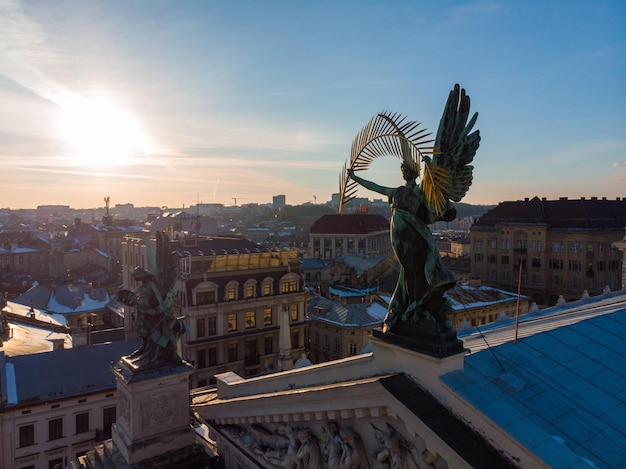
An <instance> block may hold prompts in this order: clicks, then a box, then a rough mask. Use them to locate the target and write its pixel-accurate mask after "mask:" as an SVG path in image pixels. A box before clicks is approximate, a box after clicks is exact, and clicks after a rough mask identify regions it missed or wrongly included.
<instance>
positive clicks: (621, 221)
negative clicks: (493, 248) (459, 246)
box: [472, 197, 626, 231]
mask: <svg viewBox="0 0 626 469" xmlns="http://www.w3.org/2000/svg"><path fill="white" fill-rule="evenodd" d="M501 223H521V224H538V225H549V226H550V227H553V228H564V229H568V228H570V229H571V228H579V229H580V228H583V229H591V230H596V229H598V230H600V229H602V230H613V229H615V230H622V231H623V230H624V227H625V226H626V198H623V199H617V200H606V199H598V198H591V199H567V198H561V199H558V200H545V199H539V198H538V197H534V198H532V199H530V200H529V199H525V200H518V201H515V202H511V201H509V202H501V203H500V204H498V206H497V207H495V208H492V209H491V210H489V211H488V212H487V213H485V214H484V215H483V216H482V217H480V218H479V219H478V221H477V222H476V223H475V224H474V225H473V226H472V228H474V227H476V228H487V227H495V226H496V225H498V224H501Z"/></svg>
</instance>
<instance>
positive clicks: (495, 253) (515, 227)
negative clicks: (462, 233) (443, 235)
mask: <svg viewBox="0 0 626 469" xmlns="http://www.w3.org/2000/svg"><path fill="white" fill-rule="evenodd" d="M625 225H626V199H621V200H620V199H617V200H606V199H598V198H591V199H580V200H571V199H567V198H561V199H559V200H546V199H539V198H537V197H535V198H533V199H531V200H529V199H525V200H523V201H517V202H503V203H501V204H499V205H498V206H497V207H496V208H494V209H492V210H490V211H489V212H487V213H486V214H485V215H483V217H482V218H480V219H479V220H478V221H477V222H476V223H475V224H474V225H473V226H472V227H471V228H470V240H471V251H472V254H471V275H472V276H473V277H477V278H480V279H481V280H482V283H483V284H487V285H492V286H495V287H497V288H501V289H503V290H508V291H517V288H518V284H519V285H520V286H521V291H522V293H523V294H525V295H527V296H530V297H531V298H532V300H533V301H534V302H536V303H537V304H540V305H545V304H555V303H556V301H557V299H558V298H559V296H561V295H562V296H563V298H564V299H565V300H566V301H569V300H573V299H579V298H580V297H581V296H582V295H583V293H584V292H585V291H587V293H588V294H589V295H592V296H593V295H597V294H600V293H601V292H602V291H604V289H605V288H606V287H607V286H608V287H609V288H610V289H611V290H616V289H619V288H621V275H622V274H621V272H622V255H621V253H620V251H619V249H618V248H617V247H616V245H615V244H614V243H615V242H616V241H619V240H621V239H622V238H623V237H624V226H625ZM520 266H521V270H520Z"/></svg>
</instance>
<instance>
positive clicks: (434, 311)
mask: <svg viewBox="0 0 626 469" xmlns="http://www.w3.org/2000/svg"><path fill="white" fill-rule="evenodd" d="M469 112H470V99H469V96H467V95H466V94H465V90H464V89H461V88H460V87H459V85H455V86H454V89H453V90H452V91H451V92H450V95H449V97H448V102H447V103H446V107H445V109H444V111H443V117H442V118H441V121H440V124H439V130H438V131H437V135H436V137H435V138H434V139H433V138H432V137H431V134H430V133H428V131H427V130H425V129H422V128H420V127H419V126H420V124H419V123H418V122H414V121H407V120H406V119H405V118H404V117H402V116H401V115H399V114H392V113H388V112H381V113H379V114H377V115H376V116H374V117H373V118H372V119H371V120H370V121H369V123H368V124H367V125H366V126H365V127H364V128H363V129H362V130H361V132H359V134H357V136H356V138H355V139H354V142H353V143H352V151H351V155H350V163H349V165H348V164H346V165H344V169H343V172H342V176H341V179H340V208H339V210H340V212H341V211H343V207H344V205H345V204H346V203H347V202H348V201H350V200H351V199H353V198H354V197H355V194H356V191H357V187H358V185H361V186H363V187H365V188H367V189H369V190H372V191H374V192H378V193H379V194H383V195H386V196H387V198H388V200H389V204H390V206H391V211H392V217H391V244H392V247H393V250H394V253H395V255H396V256H397V259H398V261H399V263H400V275H399V278H398V283H397V285H396V289H395V291H394V293H393V296H392V298H391V301H390V304H389V310H388V312H387V316H386V317H385V321H384V326H383V332H385V333H387V332H394V331H398V330H399V329H402V328H404V329H405V330H406V329H415V328H416V327H417V328H422V329H424V328H426V329H429V330H432V331H436V332H446V331H449V330H450V329H451V324H450V322H449V321H448V320H447V314H448V313H449V312H450V311H451V310H450V306H449V304H448V302H447V299H446V298H445V297H444V292H445V291H446V290H448V289H450V288H452V287H453V286H454V285H455V284H456V281H455V278H454V276H453V275H452V273H451V272H450V271H449V270H448V269H447V268H446V267H445V266H444V265H443V263H442V261H441V256H440V255H439V250H438V249H437V245H436V243H435V239H434V237H433V235H432V232H431V231H430V228H429V227H428V225H430V224H432V223H434V222H436V221H440V220H441V221H452V220H454V218H456V209H455V207H454V205H453V202H459V201H460V200H461V199H462V198H463V196H465V194H466V193H467V190H468V189H469V187H470V185H471V184H472V171H473V167H472V166H471V165H470V163H471V162H472V160H473V158H474V155H475V154H476V150H477V149H478V146H479V144H480V133H479V131H478V130H475V131H473V132H472V128H473V126H474V124H475V122H476V119H477V117H478V114H477V113H475V114H474V115H473V116H472V118H471V119H469V122H468V118H469ZM382 156H394V157H396V158H399V159H400V160H401V161H402V163H401V165H400V168H401V172H402V177H403V179H404V181H405V184H404V185H403V186H399V187H384V186H380V185H378V184H376V183H374V182H371V181H368V180H366V179H363V178H361V177H359V176H357V175H356V172H357V171H362V170H365V169H367V168H368V167H369V165H370V163H371V162H372V161H373V160H374V159H376V158H378V157H382ZM418 179H420V183H419V185H418V183H417V180H418ZM407 325H408V327H407Z"/></svg>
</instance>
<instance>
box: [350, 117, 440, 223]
mask: <svg viewBox="0 0 626 469" xmlns="http://www.w3.org/2000/svg"><path fill="white" fill-rule="evenodd" d="M419 126H420V123H419V122H415V121H407V120H406V118H405V117H403V116H402V115H400V114H397V113H390V112H387V111H383V112H380V113H378V114H377V115H375V116H374V117H372V118H371V119H370V121H369V122H368V123H367V124H366V125H365V127H363V129H361V131H360V132H359V133H358V134H357V136H356V137H355V138H354V141H353V142H352V149H351V151H350V163H349V166H348V163H347V162H346V163H344V165H343V170H342V172H341V175H340V176H339V213H342V212H343V207H344V206H345V204H347V203H348V202H349V201H351V200H352V199H354V198H355V197H356V191H357V187H358V183H357V182H356V181H353V180H352V179H350V177H349V176H348V169H350V170H352V171H361V170H365V169H367V168H368V167H369V165H370V164H371V163H372V161H374V160H375V159H377V158H379V157H381V156H394V157H396V158H399V159H402V160H404V162H405V163H406V164H410V165H411V166H412V167H413V168H414V169H415V171H416V172H417V173H418V174H419V173H420V164H421V158H422V155H424V154H428V153H432V152H433V147H432V145H430V146H429V144H432V142H433V141H434V140H433V139H432V138H429V137H430V135H431V134H430V133H429V132H428V130H426V129H424V128H420V127H419Z"/></svg>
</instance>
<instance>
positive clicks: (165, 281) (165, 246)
mask: <svg viewBox="0 0 626 469" xmlns="http://www.w3.org/2000/svg"><path fill="white" fill-rule="evenodd" d="M155 254H156V256H155V257H156V271H155V274H156V282H157V286H158V287H159V290H160V291H161V294H162V295H163V296H165V295H166V294H167V293H168V292H169V291H171V290H172V288H174V286H175V285H176V277H177V275H178V260H177V258H176V254H175V253H174V252H173V251H172V245H171V243H170V239H169V238H168V236H167V235H166V234H164V233H162V232H160V231H157V233H156V253H155Z"/></svg>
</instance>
